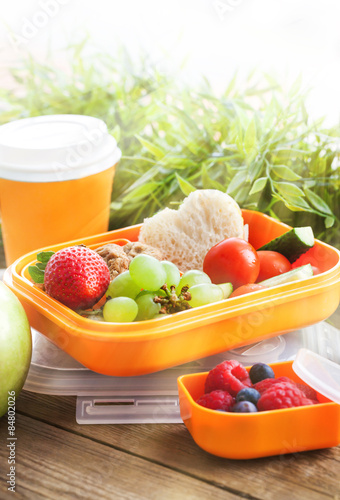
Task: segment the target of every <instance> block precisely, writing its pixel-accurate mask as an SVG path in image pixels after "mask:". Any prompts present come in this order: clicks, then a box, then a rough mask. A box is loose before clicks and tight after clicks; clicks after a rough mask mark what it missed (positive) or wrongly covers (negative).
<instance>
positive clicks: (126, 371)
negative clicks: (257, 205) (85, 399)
mask: <svg viewBox="0 0 340 500" xmlns="http://www.w3.org/2000/svg"><path fill="white" fill-rule="evenodd" d="M242 213H243V218H244V222H245V224H248V225H249V241H250V243H251V244H252V245H253V246H254V247H255V248H259V247H260V246H262V245H263V244H265V243H267V242H268V241H270V240H271V239H273V238H275V237H277V236H279V235H281V234H283V233H285V232H286V231H288V230H289V229H290V227H289V226H287V225H286V224H283V223H281V222H278V221H277V220H275V219H273V218H271V217H269V216H266V215H264V214H261V213H259V212H254V211H250V210H243V211H242ZM140 227H141V225H137V226H131V227H127V228H123V229H119V230H115V231H110V232H106V233H102V234H99V235H96V236H91V237H88V238H82V239H78V240H74V241H71V242H66V243H62V244H59V245H54V246H49V247H45V248H44V250H54V251H56V250H58V249H60V248H63V247H66V246H70V245H73V244H79V243H83V244H85V245H87V246H90V247H91V248H97V247H99V246H101V245H103V244H105V243H109V242H113V241H114V242H116V243H118V244H122V245H124V244H125V243H126V240H130V241H136V240H137V239H138V234H139V230H140ZM36 254H37V251H35V252H31V253H29V254H26V255H24V256H23V257H21V258H19V259H18V260H16V261H15V262H14V263H13V264H12V265H11V266H10V267H9V268H8V269H7V270H6V272H5V275H4V282H5V283H6V284H7V285H8V286H9V287H10V288H11V289H12V290H13V292H14V293H15V294H16V295H17V296H18V298H19V299H20V301H21V302H22V304H23V306H24V308H25V310H26V313H27V316H28V319H29V321H30V324H31V326H32V327H33V328H35V329H36V330H38V331H39V332H41V333H42V334H44V335H45V336H46V337H48V338H49V339H50V340H51V341H52V342H53V343H54V344H56V345H57V346H59V347H60V348H61V349H63V350H64V351H66V352H67V353H68V354H70V355H71V356H72V357H73V358H75V359H76V360H77V361H79V362H80V363H82V364H83V365H84V366H86V367H87V368H89V369H91V370H93V371H95V372H99V373H102V374H105V375H114V376H135V375H143V374H147V373H152V372H157V371H160V370H164V369H166V368H170V367H172V366H176V365H180V364H183V363H186V362H189V361H193V360H195V359H200V358H203V357H207V356H210V355H213V354H217V353H220V352H224V351H226V350H229V349H234V348H237V347H240V346H242V345H246V344H251V343H254V342H256V341H260V340H263V339H266V338H269V337H274V336H276V335H278V334H279V333H280V334H281V333H286V332H289V331H293V330H296V329H299V328H302V327H305V326H308V325H311V324H314V323H317V322H319V321H322V320H324V319H326V318H328V317H329V316H330V315H331V314H332V313H333V312H334V311H335V310H336V308H337V306H338V304H339V301H340V282H339V278H340V252H339V251H338V250H337V249H335V248H333V247H331V246H329V245H327V244H325V243H322V242H320V241H316V242H315V246H314V249H313V256H314V257H313V258H314V261H316V263H317V265H318V267H319V269H320V271H321V274H319V275H316V276H312V277H310V278H307V279H303V280H300V281H297V282H294V283H286V284H283V285H278V286H275V287H272V288H268V289H264V290H260V291H257V292H253V293H250V294H247V295H243V296H240V297H234V298H228V299H225V300H222V301H220V302H216V303H214V304H209V305H205V306H201V307H197V308H193V309H189V310H186V311H182V312H179V313H176V314H173V315H171V316H162V317H159V318H157V319H152V320H147V321H138V322H132V323H107V322H102V321H95V320H91V319H88V318H84V317H81V316H79V315H78V314H77V313H75V312H73V311H72V310H70V309H69V308H67V307H66V306H64V305H62V304H61V303H60V302H58V301H56V300H54V299H52V298H51V297H49V296H48V295H47V294H46V293H44V292H43V291H42V290H41V289H40V288H39V287H37V286H36V285H34V284H33V283H32V282H31V281H30V278H29V275H28V271H27V268H28V266H29V265H31V264H33V263H34V262H36Z"/></svg>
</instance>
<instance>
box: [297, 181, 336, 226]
mask: <svg viewBox="0 0 340 500" xmlns="http://www.w3.org/2000/svg"><path fill="white" fill-rule="evenodd" d="M304 191H305V194H306V197H307V199H308V201H309V202H310V203H311V205H313V207H314V208H316V209H317V210H319V212H322V213H324V214H326V215H329V216H330V217H331V218H333V213H332V211H331V209H330V208H329V206H328V205H327V203H326V202H325V201H324V200H323V199H322V198H321V197H320V196H319V195H318V194H316V193H314V192H313V191H311V190H310V189H309V188H307V187H305V188H304ZM329 227H330V226H329Z"/></svg>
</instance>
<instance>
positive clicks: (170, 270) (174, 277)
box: [161, 260, 181, 289]
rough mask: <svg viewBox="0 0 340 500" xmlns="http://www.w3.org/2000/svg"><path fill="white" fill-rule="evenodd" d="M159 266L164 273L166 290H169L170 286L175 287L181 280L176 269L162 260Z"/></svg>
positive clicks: (170, 263) (173, 265)
mask: <svg viewBox="0 0 340 500" xmlns="http://www.w3.org/2000/svg"><path fill="white" fill-rule="evenodd" d="M161 264H162V266H163V268H164V270H165V272H166V278H165V283H166V284H167V285H168V288H169V289H170V287H171V286H172V285H174V286H177V285H178V283H179V281H180V279H181V275H180V272H179V269H178V267H177V266H175V264H173V263H172V262H169V261H168V260H163V261H162V262H161Z"/></svg>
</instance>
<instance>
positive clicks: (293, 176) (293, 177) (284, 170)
mask: <svg viewBox="0 0 340 500" xmlns="http://www.w3.org/2000/svg"><path fill="white" fill-rule="evenodd" d="M271 170H272V172H274V174H276V175H277V176H278V177H281V179H285V180H286V181H297V180H298V179H301V175H299V174H297V173H296V172H294V171H293V170H292V169H291V168H289V167H287V166H286V165H272V166H271Z"/></svg>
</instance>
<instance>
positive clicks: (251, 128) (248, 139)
mask: <svg viewBox="0 0 340 500" xmlns="http://www.w3.org/2000/svg"><path fill="white" fill-rule="evenodd" d="M243 144H244V150H245V152H246V154H247V155H250V154H253V153H254V149H256V124H255V120H251V122H250V123H249V125H248V128H247V130H246V133H245V136H244V143H243Z"/></svg>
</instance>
